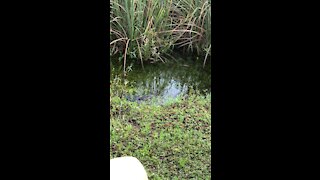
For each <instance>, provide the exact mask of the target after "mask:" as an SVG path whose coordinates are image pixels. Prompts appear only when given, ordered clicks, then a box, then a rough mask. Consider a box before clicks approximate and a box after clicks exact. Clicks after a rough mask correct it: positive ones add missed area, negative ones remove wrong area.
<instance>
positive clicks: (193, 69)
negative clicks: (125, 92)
mask: <svg viewBox="0 0 320 180" xmlns="http://www.w3.org/2000/svg"><path fill="white" fill-rule="evenodd" d="M112 65H114V66H113V67H115V71H116V74H121V73H122V70H121V65H120V64H118V63H117V60H116V59H113V60H112ZM129 65H130V64H129ZM131 69H132V71H130V72H129V73H128V75H127V77H126V78H127V79H128V80H129V81H130V82H135V83H134V84H133V86H134V88H135V89H136V90H137V93H136V94H135V95H134V96H130V97H127V98H128V99H129V100H132V101H138V102H139V101H144V100H147V99H150V98H154V97H156V98H158V99H159V100H161V101H162V102H165V101H167V100H169V99H172V98H176V97H177V96H179V95H186V94H187V93H188V91H190V89H191V88H192V89H197V90H200V92H202V93H205V92H211V64H210V62H209V63H207V64H206V66H205V68H203V60H202V59H197V58H193V57H187V58H185V57H184V58H182V57H181V56H175V59H174V60H170V61H167V62H166V63H161V62H158V63H156V64H151V63H149V64H146V63H144V68H142V66H141V65H139V64H136V65H133V66H132V67H131Z"/></svg>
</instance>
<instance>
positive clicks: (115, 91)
mask: <svg viewBox="0 0 320 180" xmlns="http://www.w3.org/2000/svg"><path fill="white" fill-rule="evenodd" d="M110 83H111V86H110V90H111V98H110V107H111V108H110V158H114V157H119V156H135V157H137V158H138V159H139V160H140V161H141V162H142V164H143V165H144V166H145V168H146V171H147V172H148V176H149V179H211V94H210V93H208V94H206V95H203V94H200V93H199V92H198V91H193V92H190V93H189V95H188V96H180V97H178V98H176V99H171V100H170V101H167V102H166V103H165V104H162V105H159V104H153V103H150V102H142V103H140V104H138V103H137V102H130V101H128V100H126V98H124V96H123V94H126V93H129V90H130V89H131V88H132V86H131V83H130V82H126V83H125V80H124V79H120V78H115V79H112V80H111V82H110ZM133 92H134V89H132V90H131V93H133Z"/></svg>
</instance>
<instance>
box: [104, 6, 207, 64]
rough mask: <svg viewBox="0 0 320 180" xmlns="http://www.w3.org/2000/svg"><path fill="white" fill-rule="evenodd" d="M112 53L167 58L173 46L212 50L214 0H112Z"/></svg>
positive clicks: (132, 56)
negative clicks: (212, 6)
mask: <svg viewBox="0 0 320 180" xmlns="http://www.w3.org/2000/svg"><path fill="white" fill-rule="evenodd" d="M110 7H111V11H110V53H111V54H110V55H115V54H120V56H121V57H123V63H124V66H125V64H126V61H127V56H129V57H130V58H132V59H137V60H139V61H141V63H143V61H162V62H165V61H166V58H165V56H166V55H169V54H170V53H171V52H172V50H173V49H174V48H175V49H179V48H180V49H183V50H185V51H187V52H191V53H192V52H196V53H197V54H205V59H204V63H205V61H206V59H207V56H208V55H210V54H211V0H111V1H110Z"/></svg>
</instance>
